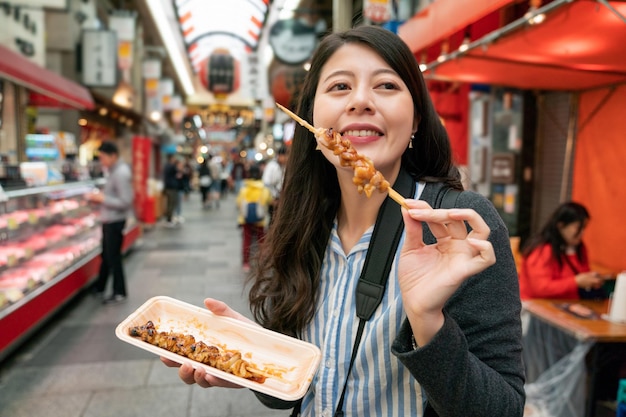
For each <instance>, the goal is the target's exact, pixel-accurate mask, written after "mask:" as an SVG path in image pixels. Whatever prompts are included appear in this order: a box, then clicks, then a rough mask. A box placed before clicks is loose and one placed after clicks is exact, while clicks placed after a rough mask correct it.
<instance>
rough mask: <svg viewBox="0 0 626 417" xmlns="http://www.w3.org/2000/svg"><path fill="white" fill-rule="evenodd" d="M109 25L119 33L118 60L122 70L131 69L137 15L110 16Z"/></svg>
mask: <svg viewBox="0 0 626 417" xmlns="http://www.w3.org/2000/svg"><path fill="white" fill-rule="evenodd" d="M109 27H110V28H111V29H112V30H113V31H115V32H116V33H117V40H118V43H117V60H118V63H117V65H118V67H119V69H120V70H122V71H125V70H130V68H131V67H132V64H133V41H134V40H135V16H134V15H128V16H126V15H116V14H113V15H111V16H109Z"/></svg>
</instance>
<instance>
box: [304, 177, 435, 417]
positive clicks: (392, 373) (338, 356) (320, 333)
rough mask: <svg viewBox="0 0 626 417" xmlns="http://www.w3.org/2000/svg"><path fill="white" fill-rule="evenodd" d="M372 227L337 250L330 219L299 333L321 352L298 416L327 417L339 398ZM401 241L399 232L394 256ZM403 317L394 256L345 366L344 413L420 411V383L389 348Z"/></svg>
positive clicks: (356, 320) (414, 413)
mask: <svg viewBox="0 0 626 417" xmlns="http://www.w3.org/2000/svg"><path fill="white" fill-rule="evenodd" d="M423 189H424V184H422V183H419V184H418V187H417V191H416V196H417V197H419V195H420V194H421V192H422V190H423ZM417 197H416V198H417ZM373 230H374V226H373V225H372V226H371V227H370V228H369V229H368V230H367V231H366V232H365V234H364V235H363V236H362V237H361V239H360V240H359V242H358V243H357V244H356V245H354V247H353V248H352V249H351V250H350V253H348V254H345V253H344V251H343V248H342V245H341V241H340V239H339V236H338V234H337V222H336V221H335V224H334V226H333V229H332V231H331V235H330V239H329V244H328V245H327V247H326V253H325V255H324V260H323V263H322V270H321V277H322V279H321V283H320V289H319V291H320V293H319V302H318V305H317V309H316V313H315V317H314V318H313V320H312V321H311V323H310V324H309V326H308V327H307V328H306V329H305V331H304V333H303V335H302V337H303V339H304V340H306V341H308V342H311V343H313V344H315V345H317V346H319V347H320V349H321V351H322V360H321V363H320V368H319V370H318V372H317V374H316V376H315V378H314V380H313V381H312V384H311V388H310V389H309V392H308V393H307V394H306V395H305V397H304V398H303V402H302V408H301V410H302V414H301V415H302V416H307V417H308V416H310V417H332V416H333V414H334V412H335V408H336V407H337V403H338V402H339V398H340V397H341V392H342V390H343V386H344V383H345V381H346V373H347V371H348V367H349V365H350V357H351V355H352V348H353V345H354V340H355V337H356V332H357V328H358V325H359V318H358V317H357V315H356V295H355V291H356V285H357V282H358V279H359V277H360V275H361V270H362V269H363V264H364V262H365V256H366V255H367V249H368V247H369V242H370V239H371V237H372V231H373ZM403 241H404V235H403V236H402V239H401V241H400V245H398V252H397V253H396V259H397V257H398V253H399V251H400V248H401V247H402V243H403ZM405 317H406V316H405V314H404V309H403V306H402V296H401V293H400V288H399V286H398V269H397V265H396V261H395V260H394V262H393V265H392V267H391V272H390V275H389V281H388V283H387V289H386V291H385V295H384V297H383V299H382V301H381V304H380V305H379V306H378V308H377V309H376V311H375V313H374V315H373V316H372V317H371V318H370V320H369V321H368V322H367V323H366V324H365V329H364V331H363V336H362V338H361V343H360V345H359V349H358V353H357V357H356V358H355V361H354V365H353V367H352V370H351V371H350V376H349V380H348V386H347V389H346V397H345V401H344V412H345V415H346V416H364V415H376V416H418V417H419V416H421V415H422V408H423V401H422V391H421V389H420V386H419V384H418V382H417V381H416V380H415V378H413V377H412V376H411V374H410V373H409V371H408V369H406V368H405V367H404V366H403V365H402V364H401V363H400V361H399V360H398V359H397V358H396V357H395V356H394V355H393V354H392V353H391V344H392V342H393V340H394V338H395V337H396V334H397V333H398V329H399V328H400V325H401V324H402V322H403V320H404V319H405Z"/></svg>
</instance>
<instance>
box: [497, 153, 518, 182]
mask: <svg viewBox="0 0 626 417" xmlns="http://www.w3.org/2000/svg"><path fill="white" fill-rule="evenodd" d="M491 182H492V183H494V184H513V183H515V154H513V153H499V154H494V155H493V156H492V157H491Z"/></svg>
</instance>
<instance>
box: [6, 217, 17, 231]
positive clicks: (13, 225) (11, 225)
mask: <svg viewBox="0 0 626 417" xmlns="http://www.w3.org/2000/svg"><path fill="white" fill-rule="evenodd" d="M18 227H19V224H18V223H17V219H16V218H15V217H9V218H8V219H7V228H8V229H9V230H17V228H18Z"/></svg>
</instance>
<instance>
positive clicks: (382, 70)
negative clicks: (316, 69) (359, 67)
mask: <svg viewBox="0 0 626 417" xmlns="http://www.w3.org/2000/svg"><path fill="white" fill-rule="evenodd" d="M380 74H389V75H394V76H398V74H397V73H396V72H395V71H394V70H392V69H391V68H380V69H377V70H375V71H374V72H373V75H380ZM338 75H347V76H354V73H353V72H352V71H348V70H337V71H333V72H331V73H330V74H328V76H327V77H326V78H324V79H323V80H322V81H324V82H326V81H328V80H329V79H330V78H333V77H336V76H338Z"/></svg>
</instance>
